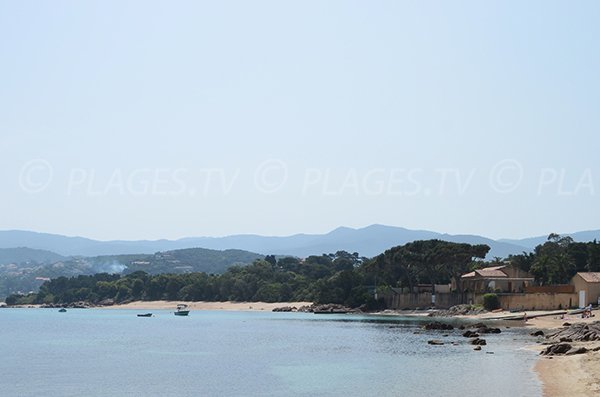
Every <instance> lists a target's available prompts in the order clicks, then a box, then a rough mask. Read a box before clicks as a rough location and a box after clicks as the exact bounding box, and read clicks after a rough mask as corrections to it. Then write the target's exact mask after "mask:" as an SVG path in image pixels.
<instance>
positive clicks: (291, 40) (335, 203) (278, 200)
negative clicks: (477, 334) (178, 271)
mask: <svg viewBox="0 0 600 397" xmlns="http://www.w3.org/2000/svg"><path fill="white" fill-rule="evenodd" d="M598 20H600V3H599V2H597V1H577V2H567V1H561V2H556V1H527V2H523V1H497V2H495V1H463V2H460V1H452V2H450V1H439V2H438V1H420V0H419V1H295V2H292V1H279V0H277V1H177V2H158V1H146V0H144V1H123V0H119V1H105V0H102V1H85V2H83V1H36V2H23V1H13V2H8V1H4V2H1V3H0V54H1V58H0V60H1V62H0V76H1V80H0V83H1V84H0V147H1V148H2V155H1V156H0V178H1V179H0V180H1V181H2V184H0V200H1V201H0V204H1V209H0V229H25V230H35V231H44V232H52V233H61V234H68V235H83V236H87V237H93V238H100V239H117V238H121V239H141V238H152V239H155V238H177V237H181V236H203V235H214V236H218V235H227V234H237V233H258V234H268V235H286V234H293V233H298V232H307V233H320V232H326V231H329V230H331V229H333V228H335V227H337V226H341V225H345V226H351V227H361V226H366V225H369V224H372V223H382V224H388V225H397V226H404V227H408V228H418V229H430V230H435V231H440V232H447V233H477V234H483V235H486V236H490V237H494V238H498V237H525V236H529V235H541V234H547V233H549V232H553V231H556V232H570V231H576V230H584V229H598V228H600V211H599V210H598V203H600V200H599V199H600V157H599V148H600V137H599V127H600V113H599V109H600V77H599V76H600V73H599V71H600V44H599V43H600V25H599V24H598Z"/></svg>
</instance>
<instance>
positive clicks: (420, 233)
mask: <svg viewBox="0 0 600 397" xmlns="http://www.w3.org/2000/svg"><path fill="white" fill-rule="evenodd" d="M433 238H437V239H442V240H447V241H452V242H464V243H472V244H475V243H476V244H488V245H489V246H490V247H491V250H490V253H489V254H488V258H492V257H495V256H499V257H506V256H507V255H509V254H517V253H521V252H522V251H528V250H530V249H531V248H530V247H528V246H525V245H522V244H520V243H518V242H511V241H507V240H504V241H495V240H492V239H489V238H486V237H482V236H476V235H450V234H442V233H437V232H432V231H427V230H410V229H405V228H401V227H394V226H384V225H371V226H368V227H365V228H360V229H352V228H347V227H340V228H337V229H335V230H333V231H331V232H329V233H326V234H296V235H292V236H285V237H270V236H258V235H251V234H246V235H233V236H226V237H190V238H183V239H179V240H156V241H148V240H142V241H118V240H117V241H97V240H91V239H87V238H83V237H66V236H60V235H54V234H45V233H35V232H27V231H0V248H12V247H31V248H36V249H45V250H51V251H54V252H57V253H59V254H61V255H64V256H76V255H79V256H100V255H122V254H153V253H155V252H159V251H161V252H164V251H172V250H178V249H187V248H195V247H200V248H205V249H213V250H227V249H239V250H244V251H250V252H256V253H259V254H263V255H268V254H276V255H295V256H299V257H306V256H309V255H320V254H322V253H333V252H336V251H339V250H345V251H349V252H358V253H360V254H361V255H363V256H367V257H372V256H375V255H378V254H380V253H381V252H383V251H385V250H386V249H388V248H391V247H394V246H397V245H402V244H406V243H408V242H411V241H415V240H423V239H433Z"/></svg>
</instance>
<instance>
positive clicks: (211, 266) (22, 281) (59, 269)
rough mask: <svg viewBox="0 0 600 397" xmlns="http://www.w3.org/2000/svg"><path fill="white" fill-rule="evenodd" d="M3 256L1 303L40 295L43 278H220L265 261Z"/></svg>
mask: <svg viewBox="0 0 600 397" xmlns="http://www.w3.org/2000/svg"><path fill="white" fill-rule="evenodd" d="M3 252H4V253H5V256H4V257H5V258H6V259H7V260H8V262H7V264H1V263H0V299H2V298H4V297H6V296H8V295H10V294H14V293H19V292H23V293H27V292H30V291H37V289H38V288H39V286H40V285H41V283H42V281H43V279H44V278H58V277H62V276H66V277H74V276H79V275H91V274H96V273H109V274H121V273H125V274H128V273H133V272H136V271H139V270H141V271H144V272H146V273H148V274H159V273H173V274H181V273H191V272H204V273H207V274H220V273H223V272H225V271H226V270H227V269H229V268H230V267H232V266H235V265H247V264H250V263H252V262H254V261H255V260H257V259H262V258H263V256H262V255H259V254H255V253H253V252H248V251H242V250H225V251H218V250H209V249H204V248H190V249H183V250H175V251H167V252H157V253H155V254H141V255H110V256H96V257H89V258H88V257H75V258H64V257H62V256H60V255H57V254H53V253H51V252H47V251H40V250H30V249H22V248H18V249H6V250H0V254H1V253H3ZM19 255H20V256H19ZM9 259H10V260H9ZM35 259H37V260H35Z"/></svg>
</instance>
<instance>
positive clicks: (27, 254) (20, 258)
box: [0, 247, 65, 265]
mask: <svg viewBox="0 0 600 397" xmlns="http://www.w3.org/2000/svg"><path fill="white" fill-rule="evenodd" d="M63 259H65V257H64V256H62V255H59V254H56V253H54V252H51V251H46V250H40V249H32V248H25V247H19V248H0V265H6V264H15V265H20V264H24V263H38V264H43V263H53V262H58V261H61V260H63Z"/></svg>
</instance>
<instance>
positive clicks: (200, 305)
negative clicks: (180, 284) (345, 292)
mask: <svg viewBox="0 0 600 397" xmlns="http://www.w3.org/2000/svg"><path fill="white" fill-rule="evenodd" d="M178 304H184V305H187V306H188V309H189V310H223V311H272V310H273V309H274V308H277V307H283V306H289V307H296V308H300V307H302V306H310V305H312V302H277V303H268V302H232V301H226V302H208V301H196V302H184V301H135V302H130V303H125V304H116V305H111V306H98V307H93V308H92V309H108V310H120V309H131V310H174V309H175V308H176V307H177V305H178Z"/></svg>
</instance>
